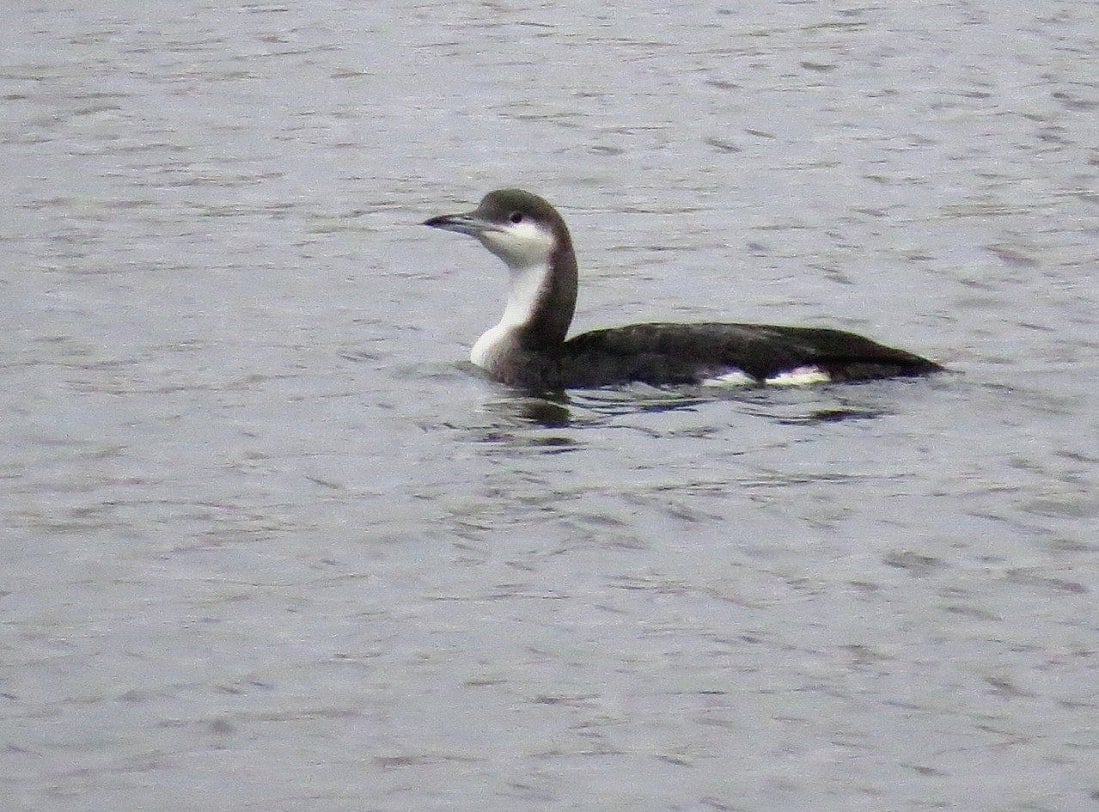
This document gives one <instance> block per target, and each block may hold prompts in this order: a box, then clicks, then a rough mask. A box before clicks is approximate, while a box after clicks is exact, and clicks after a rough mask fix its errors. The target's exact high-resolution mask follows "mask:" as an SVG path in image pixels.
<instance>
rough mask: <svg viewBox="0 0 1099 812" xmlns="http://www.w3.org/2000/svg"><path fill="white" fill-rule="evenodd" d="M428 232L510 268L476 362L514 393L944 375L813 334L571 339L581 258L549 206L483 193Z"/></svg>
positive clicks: (843, 335) (856, 343) (728, 328)
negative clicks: (467, 238) (502, 303)
mask: <svg viewBox="0 0 1099 812" xmlns="http://www.w3.org/2000/svg"><path fill="white" fill-rule="evenodd" d="M425 225H429V226H433V227H435V228H443V229H446V230H449V231H457V232H459V233H463V234H469V235H471V236H473V237H476V238H477V239H479V240H480V241H481V243H482V244H483V245H484V246H485V247H486V248H488V249H489V250H490V251H492V252H493V253H494V254H496V255H497V256H499V257H500V258H501V259H503V260H504V262H506V263H507V265H508V268H509V270H510V273H511V290H510V295H509V301H508V308H507V310H506V311H505V314H504V319H503V320H502V321H501V323H500V325H498V326H497V327H495V328H493V330H490V331H489V332H488V333H486V334H485V335H484V336H482V337H481V340H480V341H478V342H477V345H476V346H475V347H474V350H473V354H472V356H471V360H473V362H474V363H476V364H478V365H480V366H482V367H484V368H485V370H486V371H487V372H488V374H489V375H491V376H492V377H493V378H496V379H497V380H499V381H502V382H504V383H507V384H511V385H513V386H520V387H524V388H528V389H539V390H548V389H567V388H573V387H584V388H587V387H597V386H607V385H614V384H623V383H628V382H631V381H641V382H645V383H650V384H655V385H660V384H693V383H700V382H702V381H704V380H707V379H711V378H715V377H718V376H721V375H724V374H728V373H730V372H735V371H740V372H742V373H744V374H745V375H746V376H748V377H749V378H750V379H752V380H755V381H757V382H759V383H764V382H766V381H767V380H768V379H771V378H774V377H775V376H778V375H781V374H782V373H785V372H791V371H793V370H798V369H806V368H808V369H815V370H819V371H820V372H822V373H824V374H825V375H827V376H828V379H829V380H832V381H851V380H865V379H870V378H886V377H892V376H912V375H922V374H926V373H930V372H935V371H938V370H941V369H942V367H941V366H939V365H938V364H936V363H935V362H933V361H929V360H927V359H926V358H921V357H920V356H918V355H913V354H912V353H910V352H905V351H904V350H898V349H893V348H891V347H886V346H883V345H881V344H878V343H877V342H874V341H871V340H870V339H868V338H864V337H862V336H860V335H856V334H854V333H848V332H844V331H842V330H830V329H825V328H815V327H782V326H774V325H762V324H724V323H709V322H708V323H698V324H663V323H654V324H634V325H630V326H627V327H615V328H611V329H607V330H595V331H592V332H589V333H583V334H581V335H578V336H574V337H573V338H571V339H568V340H567V341H566V340H564V338H565V334H566V332H567V330H568V326H569V323H570V322H571V320H572V313H573V308H574V306H575V302H576V286H577V282H576V278H577V266H576V256H575V254H574V252H573V248H572V240H571V238H570V237H569V232H568V228H567V227H566V226H565V222H564V220H562V219H561V216H560V215H559V214H558V213H557V211H556V210H555V209H554V208H553V207H552V206H551V205H550V204H549V203H548V202H546V201H545V200H543V199H542V198H540V197H537V196H535V195H532V194H530V193H528V192H524V191H521V190H518V189H504V190H500V191H496V192H491V193H489V194H488V195H486V196H485V198H484V199H483V200H482V201H481V205H480V206H479V207H478V208H477V209H476V210H475V211H472V212H469V213H468V214H458V215H443V216H441V217H435V218H432V219H431V220H428V221H427V222H426V223H425Z"/></svg>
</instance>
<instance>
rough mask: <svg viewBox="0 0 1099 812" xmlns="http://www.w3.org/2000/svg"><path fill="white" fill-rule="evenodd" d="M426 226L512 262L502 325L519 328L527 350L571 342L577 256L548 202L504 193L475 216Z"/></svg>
mask: <svg viewBox="0 0 1099 812" xmlns="http://www.w3.org/2000/svg"><path fill="white" fill-rule="evenodd" d="M424 225H425V226H431V227H432V228H441V229H444V230H446V231H455V232H457V233H459V234H468V235H469V236H471V237H476V238H477V239H478V240H480V242H481V244H482V245H483V246H484V247H485V248H487V249H488V250H489V251H491V252H492V253H493V254H495V255H496V256H498V257H499V258H500V259H502V260H503V261H504V262H505V263H507V266H508V269H509V271H510V272H511V288H510V290H509V293H508V305H507V309H506V310H505V311H504V318H503V321H502V322H501V324H502V325H508V326H509V327H511V328H515V330H516V332H517V334H518V335H519V336H520V339H521V341H522V343H523V344H524V345H525V346H532V347H534V346H536V347H547V346H551V345H554V344H557V343H560V342H562V341H564V340H565V334H566V333H567V332H568V328H569V323H570V322H571V321H572V313H573V308H574V307H575V305H576V286H577V279H576V255H575V254H574V253H573V250H572V239H571V237H570V236H569V230H568V227H567V226H566V225H565V221H564V220H563V219H562V218H561V215H560V214H558V213H557V210H556V209H555V208H553V206H551V205H550V204H549V203H548V202H547V201H546V200H544V199H543V198H541V197H539V196H538V195H535V194H531V193H530V192H525V191H523V190H522V189H498V190H496V191H495V192H489V193H488V194H487V195H485V196H484V198H482V199H481V203H480V205H479V206H478V207H477V208H476V209H474V210H473V211H471V212H466V213H464V214H444V215H442V216H440V217H432V218H431V219H430V220H426V221H425V222H424ZM475 363H476V362H475Z"/></svg>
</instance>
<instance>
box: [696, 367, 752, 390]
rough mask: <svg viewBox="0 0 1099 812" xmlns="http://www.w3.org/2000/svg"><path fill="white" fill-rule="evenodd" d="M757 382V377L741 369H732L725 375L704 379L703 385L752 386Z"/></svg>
mask: <svg viewBox="0 0 1099 812" xmlns="http://www.w3.org/2000/svg"><path fill="white" fill-rule="evenodd" d="M755 383H758V381H757V380H756V379H755V378H753V377H752V376H751V375H748V374H746V373H744V372H742V371H741V370H739V369H732V370H729V371H728V372H726V373H725V374H724V375H718V376H716V377H713V378H706V379H704V380H703V381H702V385H703V386H751V385H753V384H755Z"/></svg>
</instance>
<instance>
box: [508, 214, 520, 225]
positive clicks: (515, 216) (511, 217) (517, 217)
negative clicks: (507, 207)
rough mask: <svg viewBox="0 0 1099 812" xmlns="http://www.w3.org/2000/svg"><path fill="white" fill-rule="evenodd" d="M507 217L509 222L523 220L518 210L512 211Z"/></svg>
mask: <svg viewBox="0 0 1099 812" xmlns="http://www.w3.org/2000/svg"><path fill="white" fill-rule="evenodd" d="M508 219H509V220H511V222H513V223H521V222H523V213H522V212H518V211H513V212H512V213H511V214H510V215H509V216H508Z"/></svg>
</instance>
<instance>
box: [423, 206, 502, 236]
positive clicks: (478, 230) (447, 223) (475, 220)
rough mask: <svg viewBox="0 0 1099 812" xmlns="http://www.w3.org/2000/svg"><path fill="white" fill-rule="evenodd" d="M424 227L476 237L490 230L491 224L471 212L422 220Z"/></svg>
mask: <svg viewBox="0 0 1099 812" xmlns="http://www.w3.org/2000/svg"><path fill="white" fill-rule="evenodd" d="M424 225H425V226H431V227H432V228H441V229H443V231H456V232H458V233H459V234H468V235H470V236H471V237H476V236H478V235H480V234H482V233H484V232H485V231H488V230H489V229H491V228H492V224H491V223H488V222H486V221H484V220H482V219H481V218H480V217H478V216H477V212H473V211H471V212H467V213H465V214H443V215H440V216H439V217H432V218H431V219H430V220H424Z"/></svg>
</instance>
